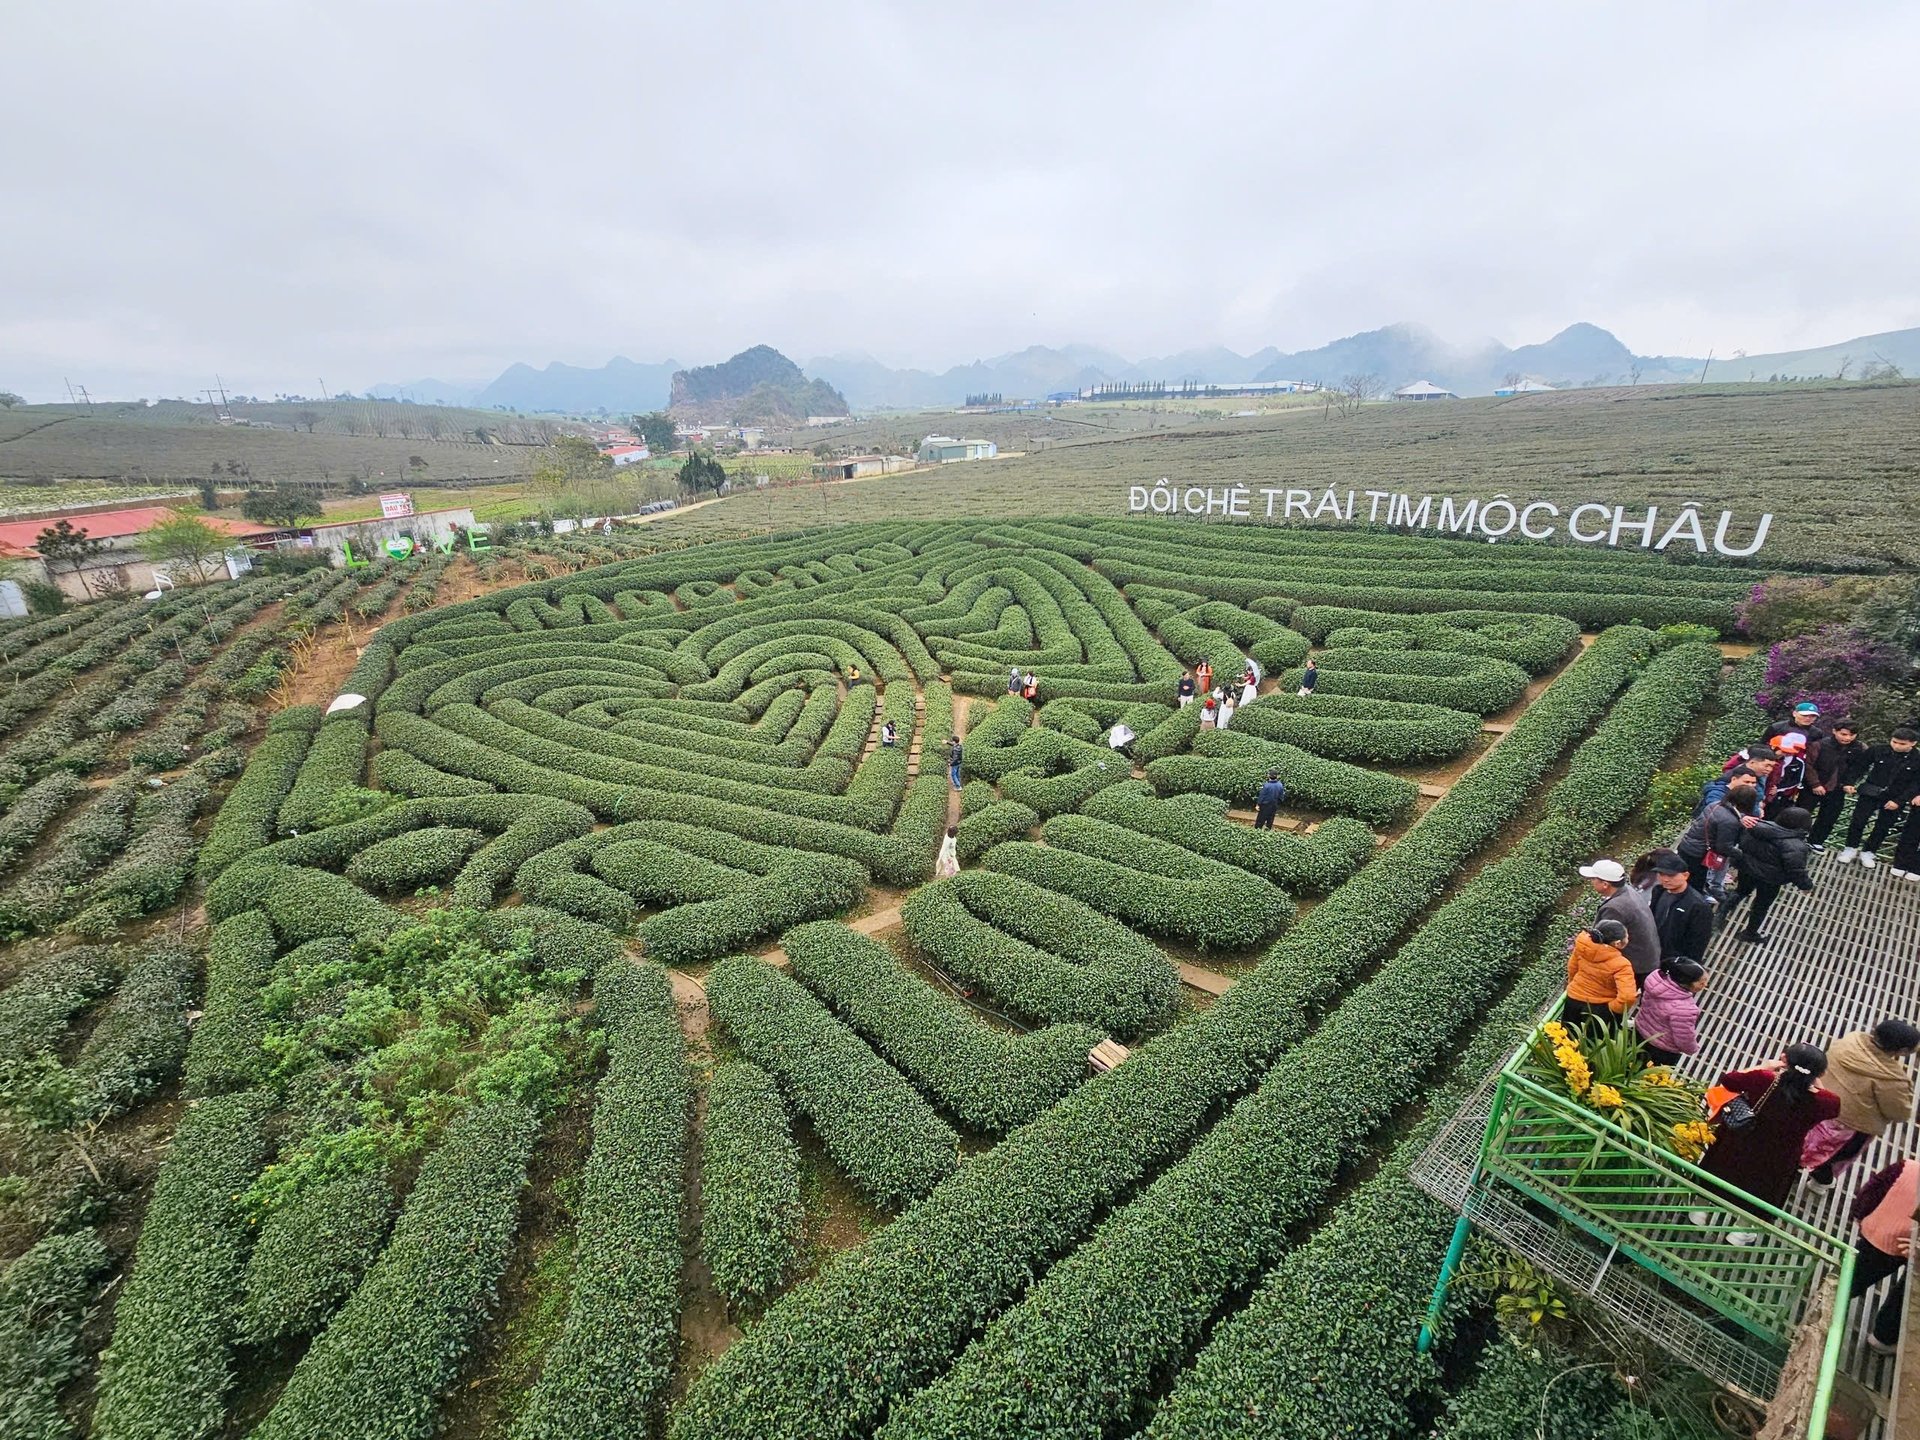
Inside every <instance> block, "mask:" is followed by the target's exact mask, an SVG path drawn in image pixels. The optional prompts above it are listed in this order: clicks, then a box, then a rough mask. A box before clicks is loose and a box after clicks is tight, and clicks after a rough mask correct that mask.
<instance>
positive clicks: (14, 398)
mask: <svg viewBox="0 0 1920 1440" xmlns="http://www.w3.org/2000/svg"><path fill="white" fill-rule="evenodd" d="M20 399H21V397H20V396H18V395H16V394H14V393H13V391H11V390H0V410H11V409H12V408H13V407H14V406H16V405H18V404H19V403H20Z"/></svg>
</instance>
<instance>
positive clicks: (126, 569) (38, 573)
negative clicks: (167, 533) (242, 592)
mask: <svg viewBox="0 0 1920 1440" xmlns="http://www.w3.org/2000/svg"><path fill="white" fill-rule="evenodd" d="M174 513H175V512H174V511H173V510H171V509H169V508H167V507H166V506H164V505H142V506H138V507H136V508H134V509H130V510H105V511H101V512H98V513H96V514H92V515H76V516H64V517H51V518H44V519H39V520H9V521H6V522H5V523H0V559H7V560H13V561H16V562H19V563H20V564H22V566H23V567H24V569H25V571H26V573H27V575H28V576H29V577H30V578H33V579H46V580H50V581H52V583H54V584H55V585H58V586H59V587H60V590H61V592H62V593H63V594H65V595H66V596H67V597H68V598H69V599H74V600H85V599H90V598H91V597H93V596H95V595H99V594H102V593H105V592H108V591H113V590H134V591H145V590H151V589H152V588H153V587H154V584H155V583H156V578H158V579H160V580H162V581H164V579H165V577H164V576H160V577H156V576H155V573H154V568H153V566H152V565H150V564H149V563H148V562H147V560H146V557H145V556H143V555H142V554H141V553H140V536H141V535H142V534H144V533H145V532H146V531H148V530H151V529H152V528H153V527H154V526H155V525H158V524H159V523H160V522H161V521H163V520H165V519H167V518H168V517H170V516H171V515H173V514H174ZM63 518H64V519H66V520H67V521H68V522H69V523H70V524H71V525H72V526H73V528H74V529H76V530H78V531H80V532H81V533H82V534H85V535H87V536H88V537H89V538H91V539H95V540H104V541H106V542H107V548H106V549H105V550H104V551H102V552H101V553H100V554H99V555H98V556H96V557H95V558H94V559H93V560H91V561H90V562H88V563H87V564H86V565H85V566H84V567H82V570H81V572H80V573H78V574H76V573H75V572H74V571H73V570H72V569H70V568H67V567H65V566H59V567H55V566H49V565H48V564H47V563H46V562H45V561H44V560H43V559H42V558H41V556H40V552H39V551H38V550H37V549H35V548H34V542H35V540H36V539H37V538H38V536H39V534H40V532H41V531H42V530H45V529H47V528H49V527H50V526H53V525H57V524H58V523H59V522H60V519H63ZM197 518H199V519H201V520H204V521H205V522H206V523H207V524H209V525H211V526H213V527H214V528H215V529H216V530H222V531H225V532H226V533H227V534H229V535H231V536H233V538H234V541H235V549H236V550H242V549H245V548H247V547H250V546H254V545H257V544H258V542H259V541H260V540H261V539H262V538H264V537H267V536H271V535H272V534H273V533H274V530H273V527H272V526H270V525H256V524H254V523H253V522H252V521H250V520H226V519H222V518H221V517H220V516H217V515H202V516H199V517H197ZM246 568H247V565H246V562H245V561H244V560H237V561H236V560H231V559H230V560H229V561H228V563H227V577H233V576H238V575H240V574H242V573H244V572H245V570H246ZM227 577H222V576H215V577H214V578H216V579H220V578H227Z"/></svg>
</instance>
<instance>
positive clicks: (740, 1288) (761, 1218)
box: [700, 1060, 803, 1308]
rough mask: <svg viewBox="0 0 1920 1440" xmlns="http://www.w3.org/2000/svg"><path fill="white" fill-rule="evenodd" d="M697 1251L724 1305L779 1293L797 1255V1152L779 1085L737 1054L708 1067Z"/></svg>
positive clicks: (744, 1303)
mask: <svg viewBox="0 0 1920 1440" xmlns="http://www.w3.org/2000/svg"><path fill="white" fill-rule="evenodd" d="M700 1200H701V1219H700V1258H701V1259H702V1260H704V1261H706V1263H707V1269H708V1270H709V1271H711V1272H712V1274H713V1284H714V1288H715V1289H716V1290H718V1291H719V1292H720V1294H721V1295H722V1296H724V1297H725V1298H726V1301H727V1303H728V1304H729V1305H732V1306H736V1307H745V1308H752V1307H756V1306H758V1305H761V1304H763V1303H764V1302H765V1301H766V1300H768V1299H769V1298H771V1297H772V1296H773V1295H775V1294H776V1293H778V1291H779V1290H780V1287H781V1286H782V1285H784V1284H785V1283H786V1279H787V1276H788V1275H789V1274H790V1273H791V1272H792V1270H793V1268H794V1266H795V1264H796V1262H797V1261H798V1259H799V1245H800V1226H801V1220H802V1216H803V1207H802V1205H801V1201H800V1152H799V1149H798V1147H797V1146H796V1145H795V1144H794V1138H793V1125H792V1123H791V1122H790V1121H789V1119H788V1117H787V1107H786V1106H785V1104H783V1103H782V1102H781V1099H780V1091H779V1088H778V1087H777V1086H775V1084H774V1083H773V1080H772V1077H770V1076H769V1075H768V1074H767V1073H766V1071H764V1070H762V1069H760V1068H759V1067H758V1066H755V1065H750V1064H748V1063H747V1062H745V1061H743V1060H736V1061H732V1062H729V1063H728V1064H725V1065H722V1066H720V1067H719V1068H718V1069H716V1070H715V1071H714V1072H713V1079H712V1081H711V1083H710V1084H709V1085H708V1086H707V1115H706V1122H705V1126H704V1128H703V1129H702V1131H701V1136H700Z"/></svg>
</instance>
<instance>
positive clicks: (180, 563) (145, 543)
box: [140, 510, 234, 585]
mask: <svg viewBox="0 0 1920 1440" xmlns="http://www.w3.org/2000/svg"><path fill="white" fill-rule="evenodd" d="M233 544H234V542H233V537H232V536H230V535H228V534H227V533H226V532H225V531H222V530H216V529H215V528H214V527H213V526H211V525H209V524H208V523H207V522H206V521H204V520H202V519H199V518H198V517H197V516H193V515H184V514H181V513H180V512H179V511H177V510H176V511H171V512H169V514H168V516H167V518H166V519H165V520H162V521H161V522H160V523H159V524H157V525H155V526H153V527H152V528H151V529H149V530H146V531H143V532H142V533H141V536H140V551H141V553H142V554H144V555H145V556H146V557H147V560H148V562H149V563H151V564H154V565H164V566H166V568H167V573H168V574H169V575H171V576H173V577H174V579H175V581H176V582H177V581H178V580H179V578H180V575H181V572H182V571H186V572H188V573H189V574H190V575H191V576H192V579H191V580H189V582H188V583H189V584H193V585H199V584H203V583H204V582H205V581H207V580H209V579H211V578H212V574H213V571H214V570H215V569H216V568H217V567H218V566H219V565H220V563H221V562H222V561H224V560H225V559H226V556H227V551H229V550H231V549H232V548H233Z"/></svg>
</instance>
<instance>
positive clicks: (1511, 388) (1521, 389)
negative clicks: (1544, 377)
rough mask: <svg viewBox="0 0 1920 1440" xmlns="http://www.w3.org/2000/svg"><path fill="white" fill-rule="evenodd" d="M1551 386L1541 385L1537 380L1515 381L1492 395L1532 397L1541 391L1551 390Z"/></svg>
mask: <svg viewBox="0 0 1920 1440" xmlns="http://www.w3.org/2000/svg"><path fill="white" fill-rule="evenodd" d="M1553 388H1554V387H1553V386H1551V385H1543V384H1541V383H1540V382H1539V381H1538V380H1516V381H1514V383H1513V384H1511V385H1502V386H1501V387H1500V388H1499V389H1498V390H1496V391H1494V392H1493V393H1494V394H1496V395H1532V394H1535V393H1536V392H1538V391H1541V390H1551V389H1553Z"/></svg>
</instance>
